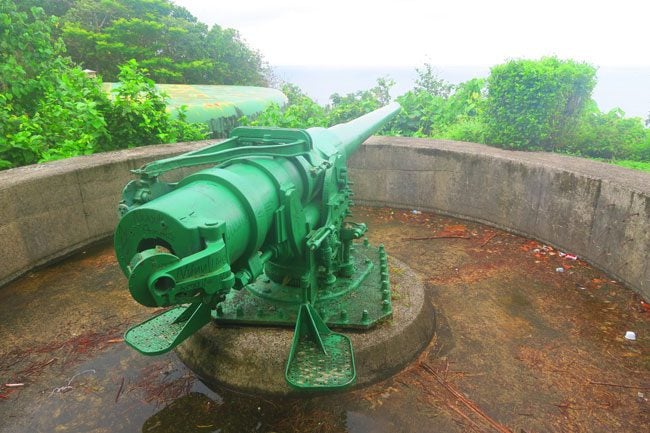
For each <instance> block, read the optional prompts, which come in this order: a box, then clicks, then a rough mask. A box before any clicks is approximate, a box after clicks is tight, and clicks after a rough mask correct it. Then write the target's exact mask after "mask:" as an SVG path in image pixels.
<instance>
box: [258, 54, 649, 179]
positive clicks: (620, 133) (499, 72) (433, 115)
mask: <svg viewBox="0 0 650 433" xmlns="http://www.w3.org/2000/svg"><path fill="white" fill-rule="evenodd" d="M416 71H417V73H418V78H417V79H416V82H415V86H414V87H413V89H411V90H409V91H408V92H406V93H405V94H403V95H400V96H398V97H397V98H395V99H396V100H397V101H398V102H399V103H400V105H401V106H402V110H401V112H400V113H399V115H398V116H397V117H396V118H395V119H394V120H393V121H391V122H390V123H389V124H388V125H387V127H386V128H385V129H384V130H383V132H382V133H383V134H387V135H402V136H410V137H431V138H440V139H449V140H457V141H469V142H475V143H485V144H490V145H494V146H499V147H504V148H509V149H518V150H542V151H554V152H563V153H568V154H572V155H579V156H585V157H590V158H598V159H604V160H608V161H614V162H615V161H621V164H620V165H625V166H627V167H634V168H640V169H642V168H643V167H647V166H646V165H644V164H646V163H648V164H650V129H648V128H647V126H648V124H649V123H650V118H649V119H648V120H646V124H645V125H644V122H643V121H642V120H641V119H640V118H627V117H625V115H624V113H623V112H622V111H621V110H619V109H615V110H612V111H610V112H607V113H603V112H601V111H600V110H599V109H598V107H597V105H596V103H595V102H594V101H593V100H592V99H591V92H592V90H593V88H594V85H595V80H596V70H595V68H594V67H592V66H590V65H588V64H584V63H577V62H574V61H571V60H566V61H563V60H559V59H557V58H543V59H541V60H537V61H535V60H516V61H510V62H507V63H505V64H503V65H498V66H495V67H494V68H492V70H491V73H490V76H489V77H488V78H487V79H479V78H475V79H471V80H469V81H466V82H464V83H460V84H458V85H452V84H451V83H448V82H446V81H445V80H443V79H441V78H439V77H438V76H437V74H436V73H435V71H434V69H433V67H432V66H431V65H429V64H425V65H424V67H422V68H418V69H417V70H416ZM393 84H394V83H393V82H392V81H391V80H390V78H386V77H384V78H380V79H379V80H378V81H377V85H376V86H374V87H373V88H371V89H368V90H364V91H358V92H354V93H350V94H348V95H344V96H341V95H338V94H334V95H332V96H331V97H330V104H329V105H328V106H326V107H320V106H319V105H318V104H316V103H315V102H314V101H312V100H311V99H310V98H309V97H307V96H306V95H304V94H303V93H302V92H300V89H298V88H297V87H296V86H293V85H285V86H284V87H283V91H284V92H285V93H286V94H287V95H289V105H288V106H287V107H286V108H285V109H284V110H282V109H280V107H277V106H276V107H273V108H269V109H268V110H267V111H266V112H264V113H262V115H261V116H259V117H258V118H257V119H256V120H255V121H253V122H250V121H249V120H247V122H248V123H251V124H255V125H269V126H283V127H296V128H298V127H309V126H331V125H333V124H336V123H340V122H345V121H348V120H351V119H353V118H355V117H358V116H360V115H362V114H364V113H367V112H369V111H372V110H374V109H375V108H378V107H380V106H382V105H385V104H386V103H387V102H389V101H390V100H391V97H390V89H391V87H392V85H393ZM291 95H294V96H291ZM644 162H645V163H644Z"/></svg>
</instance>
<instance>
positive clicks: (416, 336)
mask: <svg viewBox="0 0 650 433" xmlns="http://www.w3.org/2000/svg"><path fill="white" fill-rule="evenodd" d="M389 265H390V270H391V287H392V291H393V300H392V304H393V318H392V319H391V320H388V321H386V322H384V323H381V324H379V325H378V326H377V327H376V328H373V329H372V330H370V331H366V332H353V331H349V330H342V331H341V332H343V333H344V334H345V335H348V336H349V337H350V339H351V340H352V347H353V350H354V358H355V363H356V369H357V380H356V386H357V387H360V386H364V385H368V384H370V383H373V382H377V381H379V380H382V379H385V378H387V377H389V376H390V375H392V374H394V373H396V372H397V371H398V370H400V369H402V368H404V367H405V366H406V365H407V364H408V363H409V362H411V361H412V360H413V359H414V358H415V357H416V356H417V354H418V353H420V352H421V351H422V349H424V347H426V346H427V344H428V343H429V341H430V340H431V338H432V337H433V333H434V328H435V320H434V312H433V307H432V305H431V303H430V302H429V300H428V299H427V297H426V296H425V292H424V283H423V281H422V278H421V277H420V276H419V275H418V274H416V273H414V272H413V271H412V270H410V269H409V268H408V266H406V265H405V264H403V263H401V262H399V261H397V260H395V259H392V258H391V259H390V261H389ZM292 339H293V329H292V328H260V327H241V326H237V327H235V326H233V327H222V326H218V325H216V324H214V323H210V324H208V325H206V326H204V327H203V328H202V329H201V330H200V331H199V332H197V333H196V334H194V335H193V336H192V337H190V338H189V339H188V340H187V341H185V342H184V343H183V344H181V345H180V346H179V347H178V348H177V349H176V351H177V353H178V356H179V358H180V359H181V360H182V361H183V362H184V363H185V364H186V365H187V366H188V367H190V369H191V370H192V371H194V372H195V373H197V374H198V375H199V376H200V377H201V378H202V379H203V380H205V381H206V382H207V383H212V384H220V385H225V386H227V387H230V388H234V389H238V390H243V391H247V392H252V393H255V394H258V393H263V394H276V395H287V394H291V393H294V391H292V390H291V388H289V386H288V385H287V383H286V382H285V380H284V370H285V364H286V360H287V356H288V354H289V350H290V348H291V341H292Z"/></svg>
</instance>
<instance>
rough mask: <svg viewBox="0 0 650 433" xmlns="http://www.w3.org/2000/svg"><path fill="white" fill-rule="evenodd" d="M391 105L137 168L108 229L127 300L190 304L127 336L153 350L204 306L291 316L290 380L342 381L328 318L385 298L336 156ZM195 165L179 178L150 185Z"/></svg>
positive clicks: (252, 135) (380, 269)
mask: <svg viewBox="0 0 650 433" xmlns="http://www.w3.org/2000/svg"><path fill="white" fill-rule="evenodd" d="M398 110H399V105H397V104H393V105H390V106H387V107H384V108H382V109H379V110H376V111H374V112H372V113H369V114H367V115H365V116H362V117H360V118H358V119H356V120H354V121H352V122H349V123H345V124H341V125H336V126H334V127H332V128H329V129H324V128H310V129H307V130H296V129H278V128H236V129H234V130H233V131H232V132H231V136H230V138H229V139H228V140H225V141H223V142H221V143H219V144H216V145H212V146H208V147H205V148H203V149H200V150H197V151H193V152H189V153H186V154H183V155H180V156H177V157H173V158H168V159H164V160H160V161H155V162H152V163H149V164H147V165H145V166H144V167H142V168H140V169H138V170H134V173H135V174H137V175H139V176H140V178H139V179H138V180H134V181H132V182H131V183H129V184H128V185H127V186H126V187H125V189H124V192H123V197H122V198H123V199H122V201H121V203H120V205H119V213H120V215H121V220H120V223H119V224H118V226H117V229H116V231H115V253H116V255H117V258H118V262H119V264H120V266H121V268H122V271H123V272H124V274H125V275H126V276H127V277H128V279H129V289H130V291H131V294H132V295H133V297H134V299H136V300H137V301H138V302H140V303H141V304H143V305H146V306H151V307H167V306H173V305H184V304H190V307H188V308H187V310H185V308H182V307H181V310H179V309H178V308H176V309H172V310H169V311H168V312H165V313H163V314H161V315H159V316H156V317H154V318H153V319H150V320H148V321H145V322H144V323H142V324H140V325H138V326H135V327H133V328H131V329H130V330H129V331H128V332H127V334H126V336H125V339H126V341H127V342H128V343H129V344H130V345H131V346H133V347H134V348H135V349H137V350H139V351H140V352H142V353H144V354H148V355H151V354H159V353H163V352H165V351H168V350H171V349H173V348H174V347H175V346H176V345H178V344H180V343H181V342H182V341H183V340H184V339H185V338H187V337H189V336H190V335H191V334H192V333H193V332H195V331H197V330H198V329H199V328H201V327H202V326H203V325H204V324H205V323H207V322H208V321H209V319H208V318H207V317H209V315H210V314H207V315H206V313H205V312H206V311H208V312H210V311H212V316H213V317H214V318H215V319H216V320H217V322H222V323H236V324H255V325H279V326H293V325H294V324H295V327H296V331H295V338H294V343H293V347H292V350H291V353H290V356H289V363H288V364H287V373H286V375H287V381H288V383H289V384H290V385H291V386H293V387H295V388H299V389H339V388H341V387H344V386H347V385H349V384H351V383H353V382H354V378H355V376H356V373H355V369H354V357H353V352H352V346H351V343H350V341H349V339H348V338H347V337H345V336H344V335H341V334H337V333H334V332H332V331H331V330H330V329H329V328H328V327H327V324H329V325H330V326H336V327H341V328H356V329H368V328H369V327H372V326H374V325H375V324H377V323H378V322H380V321H381V320H384V319H386V318H388V317H390V316H391V314H392V306H391V302H390V281H389V277H388V267H387V261H386V253H385V251H384V249H383V247H382V246H380V247H379V249H378V250H377V249H375V248H373V247H371V246H370V245H369V244H368V243H367V242H363V243H361V242H355V240H357V239H359V238H361V237H362V236H363V234H364V233H365V232H366V226H365V224H359V223H352V222H349V221H347V220H346V218H347V217H348V216H349V214H350V206H351V204H352V201H351V199H350V197H351V195H352V193H351V191H350V187H349V182H348V177H347V168H346V161H347V159H348V157H349V156H350V155H351V154H352V153H354V151H355V150H356V149H357V148H358V146H359V145H360V144H361V143H362V142H363V141H365V140H366V139H367V138H368V137H369V136H370V135H372V134H373V133H374V132H376V131H377V130H378V129H380V128H381V127H382V126H383V125H384V124H385V123H386V122H387V121H388V120H389V119H390V118H392V117H393V116H394V115H395V114H396V113H397V111H398ZM206 164H208V165H213V167H212V168H208V169H204V170H201V171H197V172H195V173H193V174H191V175H189V176H187V177H186V178H184V179H183V180H181V181H180V182H178V183H173V184H172V183H165V182H162V181H161V180H160V179H159V176H160V175H162V174H164V173H166V172H168V171H170V170H175V169H178V168H182V167H193V166H196V165H206ZM317 349H318V350H317ZM310 366H311V367H310ZM307 371H309V372H310V373H309V374H307V373H305V372H307Z"/></svg>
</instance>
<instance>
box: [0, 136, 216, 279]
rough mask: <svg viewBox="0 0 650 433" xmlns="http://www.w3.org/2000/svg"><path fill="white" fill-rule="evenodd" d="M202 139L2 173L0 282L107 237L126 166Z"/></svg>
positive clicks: (124, 181) (126, 176) (127, 176)
mask: <svg viewBox="0 0 650 433" xmlns="http://www.w3.org/2000/svg"><path fill="white" fill-rule="evenodd" d="M215 142H216V140H215V141H207V142H200V143H180V144H176V145H160V146H147V147H139V148H135V149H130V150H124V151H118V152H108V153H102V154H98V155H91V156H82V157H77V158H71V159H66V160H61V161H55V162H50V163H47V164H39V165H30V166H27V167H20V168H14V169H11V170H4V171H0V246H1V248H2V253H1V255H0V286H2V285H3V284H5V283H7V282H9V281H11V280H13V279H15V278H17V277H19V276H20V275H22V274H24V273H25V272H27V271H29V270H30V269H32V268H34V267H37V266H40V265H43V264H46V263H49V262H51V261H53V260H56V259H60V258H62V257H65V256H66V255H69V254H70V253H72V252H74V251H77V250H79V249H80V248H83V247H85V246H86V245H88V244H91V243H93V242H96V241H98V240H100V239H104V238H107V237H109V236H111V234H112V233H113V230H114V229H115V225H116V224H117V220H118V218H117V204H118V202H119V200H120V196H121V193H122V188H124V186H125V185H126V184H127V182H128V181H129V180H131V179H134V177H133V175H132V174H131V173H130V172H129V170H133V169H135V168H138V167H140V166H141V165H143V164H144V163H145V162H147V161H151V160H154V159H159V158H163V157H165V156H171V155H175V154H178V153H182V152H188V151H189V150H192V149H195V148H197V147H201V146H204V145H205V144H206V143H215Z"/></svg>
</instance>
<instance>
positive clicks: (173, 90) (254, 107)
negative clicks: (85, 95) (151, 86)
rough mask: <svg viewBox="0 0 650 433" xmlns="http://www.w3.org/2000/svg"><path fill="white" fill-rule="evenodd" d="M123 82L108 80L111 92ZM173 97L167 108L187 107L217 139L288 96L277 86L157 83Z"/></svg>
mask: <svg viewBox="0 0 650 433" xmlns="http://www.w3.org/2000/svg"><path fill="white" fill-rule="evenodd" d="M119 85H120V84H119V83H104V90H105V91H106V92H107V93H109V94H110V93H111V91H112V90H113V89H116V88H117V87H119ZM156 87H157V88H158V89H160V90H162V91H163V92H164V93H165V94H167V95H168V96H169V102H168V105H167V111H169V112H170V113H172V114H174V113H176V110H177V109H178V108H180V107H182V106H185V108H186V114H187V120H188V121H189V122H200V123H205V124H207V125H208V128H209V130H210V133H211V135H212V137H213V138H224V137H227V136H228V133H229V132H230V131H231V130H232V129H233V128H234V127H235V126H236V125H237V123H238V120H239V119H240V118H241V117H242V116H248V117H255V115H257V114H259V113H261V112H262V111H264V109H265V108H266V107H268V106H269V105H270V104H278V105H279V106H280V107H283V106H285V105H286V103H287V97H286V96H285V95H284V93H282V92H281V91H279V90H277V89H271V88H268V87H253V86H218V85H207V84H205V85H200V84H192V85H190V84H156Z"/></svg>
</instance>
